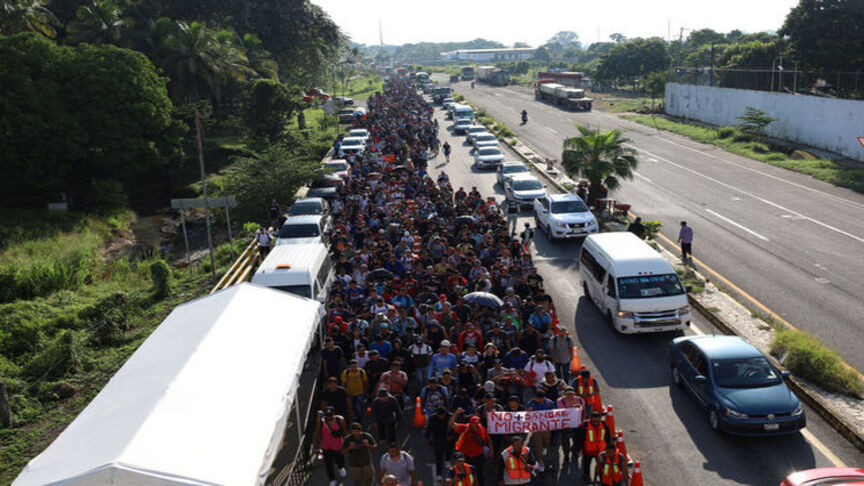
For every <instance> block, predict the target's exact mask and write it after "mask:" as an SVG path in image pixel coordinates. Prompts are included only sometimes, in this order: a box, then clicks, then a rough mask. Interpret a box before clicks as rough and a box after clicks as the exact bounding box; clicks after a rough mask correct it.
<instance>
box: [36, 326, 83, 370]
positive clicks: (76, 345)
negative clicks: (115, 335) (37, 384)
mask: <svg viewBox="0 0 864 486" xmlns="http://www.w3.org/2000/svg"><path fill="white" fill-rule="evenodd" d="M84 340H85V336H84V333H83V332H81V331H72V330H66V331H63V332H61V333H59V334H58V335H57V337H55V338H54V339H53V340H51V342H50V343H48V345H47V346H46V347H45V348H44V349H42V351H40V352H38V353H36V355H35V356H33V358H32V359H31V360H30V361H29V362H28V363H27V364H26V365H25V366H24V374H25V375H26V376H28V377H30V378H35V379H38V380H56V379H59V378H62V377H63V376H66V375H67V374H69V373H74V372H76V371H78V370H80V369H81V368H82V367H83V365H84V361H85V352H86V346H85V345H84Z"/></svg>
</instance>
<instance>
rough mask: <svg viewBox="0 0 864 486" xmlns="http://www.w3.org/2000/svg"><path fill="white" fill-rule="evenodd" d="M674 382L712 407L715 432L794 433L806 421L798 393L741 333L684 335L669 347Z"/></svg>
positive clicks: (709, 415) (711, 419)
mask: <svg viewBox="0 0 864 486" xmlns="http://www.w3.org/2000/svg"><path fill="white" fill-rule="evenodd" d="M669 360H670V369H671V373H672V383H674V384H675V385H677V386H680V387H682V388H684V389H686V390H687V391H689V392H690V393H691V394H692V395H693V396H694V397H696V401H697V402H699V404H700V405H701V406H702V407H704V408H705V409H706V410H708V424H709V425H710V426H711V428H712V429H714V430H715V431H724V432H728V433H731V434H738V435H778V434H791V433H794V432H797V431H798V430H800V429H802V428H804V426H805V425H807V420H806V418H805V416H804V409H803V408H802V407H801V402H800V401H798V397H796V396H795V394H794V393H792V391H791V390H790V389H789V388H788V387H787V386H786V383H785V382H784V381H783V378H784V377H785V376H786V375H787V374H788V372H785V371H784V372H780V371H779V370H778V369H777V368H775V367H774V365H772V364H771V362H770V361H768V358H766V357H765V356H764V355H763V354H762V353H761V352H759V350H758V349H756V348H755V347H754V346H753V345H752V344H750V343H748V342H747V341H745V340H744V339H742V338H741V337H739V336H708V335H704V336H685V337H678V338H675V339H673V340H672V342H671V343H670V346H669Z"/></svg>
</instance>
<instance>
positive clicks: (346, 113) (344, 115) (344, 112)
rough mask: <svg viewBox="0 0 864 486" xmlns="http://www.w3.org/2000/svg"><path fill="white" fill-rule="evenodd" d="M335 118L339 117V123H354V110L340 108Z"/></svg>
mask: <svg viewBox="0 0 864 486" xmlns="http://www.w3.org/2000/svg"><path fill="white" fill-rule="evenodd" d="M336 116H338V117H339V123H351V122H353V121H354V108H342V109H341V110H339V112H338V113H337V114H336Z"/></svg>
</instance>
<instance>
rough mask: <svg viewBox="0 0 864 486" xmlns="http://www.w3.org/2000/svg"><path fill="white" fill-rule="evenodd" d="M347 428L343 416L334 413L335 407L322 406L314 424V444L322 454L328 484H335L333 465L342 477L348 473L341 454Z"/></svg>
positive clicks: (333, 485) (331, 485) (334, 485)
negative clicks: (322, 408)
mask: <svg viewBox="0 0 864 486" xmlns="http://www.w3.org/2000/svg"><path fill="white" fill-rule="evenodd" d="M347 430H348V426H347V425H345V418H344V417H342V416H341V415H336V413H335V408H334V407H331V406H327V407H325V408H324V412H322V413H321V417H320V418H319V419H318V422H317V423H316V425H315V444H317V445H318V449H319V450H320V451H321V453H322V455H323V456H324V468H325V469H326V471H327V478H328V479H330V486H336V484H337V481H336V468H335V467H334V466H336V467H338V468H339V469H338V471H339V475H340V476H342V477H343V478H344V477H345V476H346V475H347V474H348V473H347V471H346V470H345V456H344V455H342V444H343V442H344V439H345V433H346V431H347Z"/></svg>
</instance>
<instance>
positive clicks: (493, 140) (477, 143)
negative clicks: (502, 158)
mask: <svg viewBox="0 0 864 486" xmlns="http://www.w3.org/2000/svg"><path fill="white" fill-rule="evenodd" d="M471 140H473V147H472V150H477V149H478V148H480V147H497V146H498V137H496V136H495V135H494V134H492V133H489V132H483V133H478V134H476V135H474V136H473V137H471Z"/></svg>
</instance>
